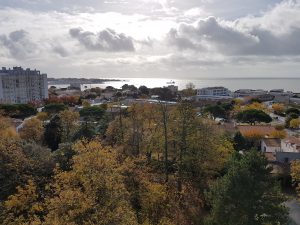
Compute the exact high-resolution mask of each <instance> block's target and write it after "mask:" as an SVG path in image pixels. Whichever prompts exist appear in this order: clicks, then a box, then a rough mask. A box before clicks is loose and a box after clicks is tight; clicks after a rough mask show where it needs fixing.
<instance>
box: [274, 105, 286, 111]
mask: <svg viewBox="0 0 300 225" xmlns="http://www.w3.org/2000/svg"><path fill="white" fill-rule="evenodd" d="M285 108H286V107H285V106H284V105H283V104H280V103H275V104H273V105H272V109H273V111H274V112H277V113H283V112H284V111H285Z"/></svg>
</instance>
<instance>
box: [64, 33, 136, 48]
mask: <svg viewBox="0 0 300 225" xmlns="http://www.w3.org/2000/svg"><path fill="white" fill-rule="evenodd" d="M69 33H70V35H71V37H73V38H75V39H76V40H78V41H79V43H80V44H82V45H83V46H84V47H85V48H86V49H88V50H91V51H105V52H123V51H129V52H132V51H134V50H135V48H134V44H133V38H132V37H129V36H126V35H125V34H123V33H116V32H115V31H114V30H112V29H105V30H102V31H100V32H98V33H93V32H90V31H83V29H81V28H72V29H70V30H69Z"/></svg>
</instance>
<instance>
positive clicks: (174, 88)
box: [164, 85, 178, 95]
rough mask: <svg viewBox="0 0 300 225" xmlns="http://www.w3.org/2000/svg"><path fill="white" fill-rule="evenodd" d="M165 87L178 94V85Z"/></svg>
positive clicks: (173, 93)
mask: <svg viewBox="0 0 300 225" xmlns="http://www.w3.org/2000/svg"><path fill="white" fill-rule="evenodd" d="M164 88H167V89H169V90H170V91H171V92H172V95H177V93H178V86H175V85H168V86H166V87H164Z"/></svg>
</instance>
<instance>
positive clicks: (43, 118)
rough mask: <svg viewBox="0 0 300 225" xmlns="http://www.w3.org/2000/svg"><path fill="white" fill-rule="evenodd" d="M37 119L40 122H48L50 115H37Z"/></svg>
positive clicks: (44, 113) (40, 113) (43, 113)
mask: <svg viewBox="0 0 300 225" xmlns="http://www.w3.org/2000/svg"><path fill="white" fill-rule="evenodd" d="M36 118H37V119H39V120H40V121H43V122H44V121H46V120H48V119H49V115H48V113H46V112H39V113H38V114H37V115H36Z"/></svg>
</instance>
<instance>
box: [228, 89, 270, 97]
mask: <svg viewBox="0 0 300 225" xmlns="http://www.w3.org/2000/svg"><path fill="white" fill-rule="evenodd" d="M267 93H268V92H267V91H265V90H261V89H258V90H253V89H239V90H236V91H235V92H234V93H233V96H234V97H235V98H242V97H248V96H251V97H257V96H261V95H265V94H267Z"/></svg>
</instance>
